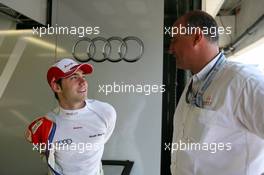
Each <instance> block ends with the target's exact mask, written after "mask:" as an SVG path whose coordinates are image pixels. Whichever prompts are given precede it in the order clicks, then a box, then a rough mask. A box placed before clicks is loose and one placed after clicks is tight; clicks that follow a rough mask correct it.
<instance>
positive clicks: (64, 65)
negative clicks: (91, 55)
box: [47, 58, 93, 86]
mask: <svg viewBox="0 0 264 175" xmlns="http://www.w3.org/2000/svg"><path fill="white" fill-rule="evenodd" d="M77 70H82V71H83V73H84V74H91V73H92V72H93V66H92V65H91V64H87V63H83V64H78V63H77V62H75V61H74V60H72V59H70V58H64V59H61V60H60V61H58V62H57V63H55V64H54V65H53V66H51V67H50V68H49V70H48V72H47V80H48V83H49V85H50V86H51V83H52V82H56V81H58V80H59V79H61V78H67V77H69V76H71V75H72V74H74V73H75V72H76V71H77Z"/></svg>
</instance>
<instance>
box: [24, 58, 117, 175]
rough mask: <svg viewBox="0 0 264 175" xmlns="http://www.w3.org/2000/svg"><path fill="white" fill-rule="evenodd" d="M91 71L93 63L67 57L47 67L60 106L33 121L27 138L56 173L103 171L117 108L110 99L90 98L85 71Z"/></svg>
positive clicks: (95, 174) (86, 174) (87, 174)
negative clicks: (103, 157)
mask: <svg viewBox="0 0 264 175" xmlns="http://www.w3.org/2000/svg"><path fill="white" fill-rule="evenodd" d="M92 72H93V67H92V65H90V64H78V63H76V62H75V61H73V60H72V59H68V58H65V59H62V60H60V61H59V62H57V63H56V64H54V65H53V66H52V67H50V69H49V70H48V73H47V80H48V83H49V85H50V87H51V89H52V90H53V92H54V93H55V97H56V99H57V100H58V103H59V106H58V107H57V108H56V109H54V110H53V111H51V112H49V113H48V114H47V115H45V116H44V117H40V118H38V119H36V120H35V121H33V122H32V123H31V124H30V125H29V126H28V128H27V130H26V138H27V140H28V141H29V142H31V143H32V144H33V146H34V147H33V150H38V151H39V152H40V153H44V154H45V156H46V157H47V162H48V166H49V170H50V173H51V174H53V175H62V174H63V175H76V174H78V175H102V174H103V171H102V165H101V158H102V155H103V150H104V144H105V143H106V142H107V140H108V139H109V138H110V136H111V134H112V132H113V130H114V127H115V121H116V112H115V109H114V108H113V107H112V106H111V105H110V104H108V103H103V102H100V101H97V100H88V99H87V91H88V84H87V81H86V79H85V75H87V74H91V73H92Z"/></svg>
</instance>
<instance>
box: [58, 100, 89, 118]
mask: <svg viewBox="0 0 264 175" xmlns="http://www.w3.org/2000/svg"><path fill="white" fill-rule="evenodd" d="M57 110H58V111H57V113H58V115H59V116H62V117H65V118H76V117H77V116H79V115H80V114H83V113H85V112H87V101H85V106H84V107H82V108H80V109H75V110H67V109H63V108H62V107H61V106H59V107H58V108H57Z"/></svg>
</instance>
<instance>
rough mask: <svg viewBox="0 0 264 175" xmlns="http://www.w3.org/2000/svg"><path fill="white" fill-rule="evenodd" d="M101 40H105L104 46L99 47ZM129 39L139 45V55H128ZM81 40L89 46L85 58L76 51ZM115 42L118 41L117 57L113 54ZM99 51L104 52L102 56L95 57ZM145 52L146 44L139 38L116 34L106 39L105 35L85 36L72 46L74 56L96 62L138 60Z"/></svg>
mask: <svg viewBox="0 0 264 175" xmlns="http://www.w3.org/2000/svg"><path fill="white" fill-rule="evenodd" d="M99 41H101V42H103V46H100V47H99V44H97V43H98V42H99ZM128 41H130V42H135V43H136V44H137V46H138V49H137V50H138V51H137V52H138V53H137V55H135V56H134V55H133V56H129V55H128V49H129V48H128ZM81 42H86V43H87V48H86V51H85V53H86V54H85V55H86V56H85V57H84V58H83V57H80V56H77V53H76V48H78V45H79V44H80V43H81ZM113 42H118V45H117V56H115V57H117V58H113V56H114V54H112V53H113V50H114V49H113V46H114V44H113ZM111 43H112V44H111ZM115 45H116V44H115ZM130 49H131V48H130ZM99 52H101V53H102V54H101V55H102V56H101V58H95V55H97V56H98V53H99ZM143 53H144V44H143V42H142V41H141V40H140V39H139V38H137V37H135V36H128V37H125V38H120V37H117V36H114V37H110V38H108V39H105V38H103V37H96V38H94V39H90V38H86V37H85V38H82V39H80V40H78V41H77V42H76V43H75V44H74V45H73V47H72V55H73V57H74V58H75V59H76V60H78V61H80V62H87V61H90V60H92V61H95V62H103V61H106V60H108V61H110V62H119V61H121V60H124V61H126V62H136V61H137V60H139V59H140V58H141V57H142V55H143ZM99 55H100V54H99ZM130 55H131V54H130Z"/></svg>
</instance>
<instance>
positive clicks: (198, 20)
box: [185, 10, 219, 43]
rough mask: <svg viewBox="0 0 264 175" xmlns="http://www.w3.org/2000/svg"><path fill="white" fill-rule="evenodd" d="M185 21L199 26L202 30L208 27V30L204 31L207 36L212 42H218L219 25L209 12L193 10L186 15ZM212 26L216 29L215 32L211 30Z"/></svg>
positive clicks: (191, 25)
mask: <svg viewBox="0 0 264 175" xmlns="http://www.w3.org/2000/svg"><path fill="white" fill-rule="evenodd" d="M185 22H186V24H188V25H189V26H190V27H199V28H200V29H201V30H203V29H205V28H207V29H208V32H207V33H204V36H205V38H206V39H207V40H208V41H210V42H212V43H217V42H218V40H219V34H218V25H217V23H216V21H215V19H214V18H213V17H212V16H211V15H209V14H208V13H206V12H204V11H201V10H195V11H192V12H190V13H189V14H187V15H186V18H185ZM212 28H214V29H215V31H214V32H215V33H213V32H212V31H211V29H212Z"/></svg>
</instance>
